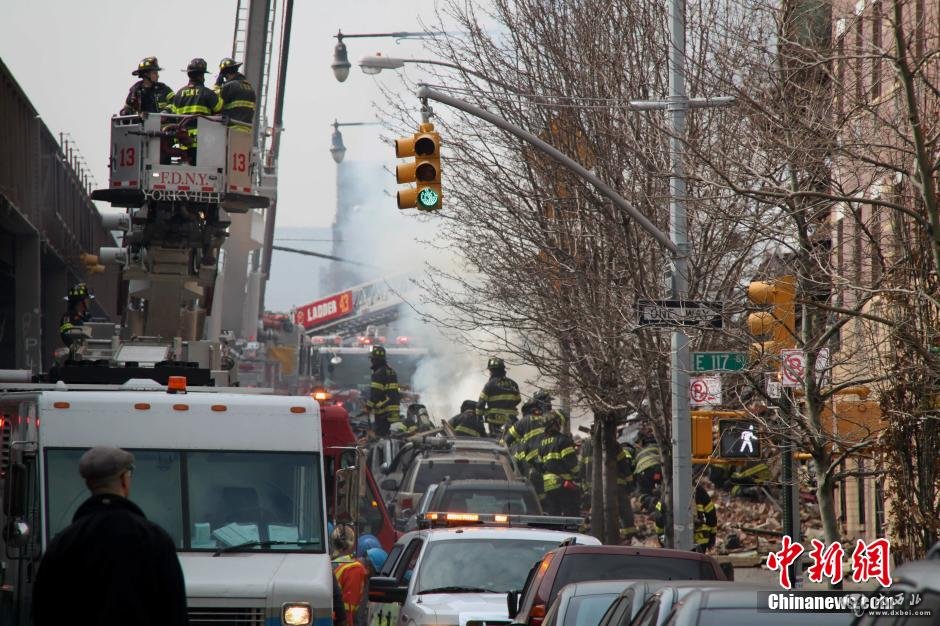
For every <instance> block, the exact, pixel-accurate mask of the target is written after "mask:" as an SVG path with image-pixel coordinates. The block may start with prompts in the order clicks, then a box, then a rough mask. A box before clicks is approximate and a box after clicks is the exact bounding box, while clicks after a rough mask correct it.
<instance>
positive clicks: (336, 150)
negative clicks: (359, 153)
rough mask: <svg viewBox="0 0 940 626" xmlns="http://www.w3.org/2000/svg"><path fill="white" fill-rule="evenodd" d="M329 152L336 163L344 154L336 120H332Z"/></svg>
mask: <svg viewBox="0 0 940 626" xmlns="http://www.w3.org/2000/svg"><path fill="white" fill-rule="evenodd" d="M347 73H348V70H347ZM330 154H331V155H333V160H334V161H336V162H337V163H342V162H343V157H345V156H346V146H345V145H344V144H343V133H341V132H339V123H338V122H333V145H332V146H330Z"/></svg>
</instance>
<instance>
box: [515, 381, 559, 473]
mask: <svg viewBox="0 0 940 626" xmlns="http://www.w3.org/2000/svg"><path fill="white" fill-rule="evenodd" d="M543 393H544V392H543ZM546 396H547V394H546ZM544 406H545V403H544V402H542V401H538V400H536V399H535V396H533V397H532V399H531V400H528V401H526V403H525V404H523V405H522V419H520V420H519V421H518V422H516V423H515V424H513V425H512V426H510V427H509V428H508V429H507V430H506V436H505V437H504V439H503V441H504V443H505V444H506V447H507V448H509V452H510V454H512V456H513V458H514V459H516V463H517V464H518V466H519V471H520V472H521V473H522V475H523V476H525V475H526V474H527V473H528V466H527V460H526V457H527V456H528V453H529V451H530V448H529V443H530V442H531V441H532V440H533V439H535V438H537V437H539V436H541V435H542V433H544V432H545V420H544V417H543V415H544V409H543V407H544ZM548 406H551V398H548Z"/></svg>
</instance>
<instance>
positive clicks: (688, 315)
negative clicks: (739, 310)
mask: <svg viewBox="0 0 940 626" xmlns="http://www.w3.org/2000/svg"><path fill="white" fill-rule="evenodd" d="M636 308H637V317H638V319H637V323H638V324H639V325H640V326H692V327H695V328H721V308H722V307H721V303H720V302H701V301H695V300H637V302H636Z"/></svg>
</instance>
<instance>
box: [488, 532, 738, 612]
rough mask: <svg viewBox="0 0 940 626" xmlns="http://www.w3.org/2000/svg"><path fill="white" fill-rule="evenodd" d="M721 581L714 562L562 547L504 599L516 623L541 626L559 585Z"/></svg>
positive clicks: (695, 556)
mask: <svg viewBox="0 0 940 626" xmlns="http://www.w3.org/2000/svg"><path fill="white" fill-rule="evenodd" d="M656 578H661V579H663V580H726V577H725V574H724V572H723V571H722V569H721V567H720V566H719V564H718V561H716V560H715V559H714V558H712V557H710V556H707V555H704V554H699V553H698V552H686V551H684V550H668V549H665V548H640V547H635V546H598V547H592V546H577V545H566V546H562V547H559V548H556V549H555V550H552V551H551V552H549V553H548V554H546V555H545V556H544V557H542V559H540V560H539V562H538V563H536V564H535V565H534V566H533V567H532V569H531V571H530V572H529V576H528V578H527V579H526V584H525V587H524V588H523V589H522V592H521V593H517V592H511V593H509V594H508V596H507V599H506V601H507V604H508V606H509V609H510V611H509V612H510V616H511V617H513V618H514V619H515V620H516V623H520V624H525V625H526V626H541V624H542V621H543V620H544V618H545V614H546V613H547V612H548V607H549V606H550V605H551V603H552V601H553V600H554V599H555V597H556V596H557V595H558V592H559V591H560V590H561V589H562V587H564V586H565V585H569V584H571V583H579V582H585V581H589V580H629V579H656Z"/></svg>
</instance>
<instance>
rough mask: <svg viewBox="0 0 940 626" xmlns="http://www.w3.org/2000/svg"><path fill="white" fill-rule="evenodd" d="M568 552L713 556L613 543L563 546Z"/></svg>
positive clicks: (691, 558)
mask: <svg viewBox="0 0 940 626" xmlns="http://www.w3.org/2000/svg"><path fill="white" fill-rule="evenodd" d="M562 549H563V550H564V551H565V553H566V554H632V555H635V556H655V557H659V558H665V559H683V560H686V561H707V562H709V563H710V562H711V558H710V557H709V556H707V555H705V554H700V553H698V552H690V551H688V550H672V549H669V548H646V547H640V546H611V545H603V546H600V545H587V546H584V545H572V546H565V547H564V548H562Z"/></svg>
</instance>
